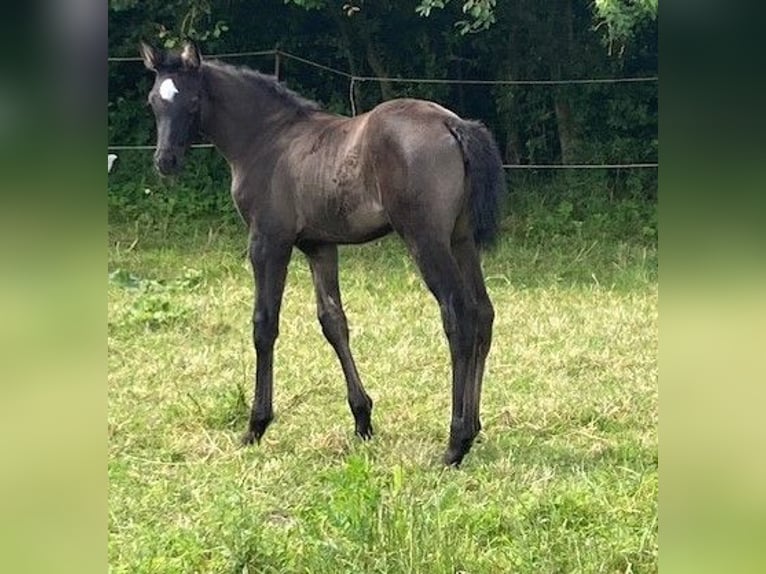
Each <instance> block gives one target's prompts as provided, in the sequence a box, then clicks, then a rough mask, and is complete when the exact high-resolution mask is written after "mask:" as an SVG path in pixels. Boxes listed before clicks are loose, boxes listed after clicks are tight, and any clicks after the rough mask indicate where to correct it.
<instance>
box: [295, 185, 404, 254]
mask: <svg viewBox="0 0 766 574" xmlns="http://www.w3.org/2000/svg"><path fill="white" fill-rule="evenodd" d="M317 199H321V200H322V201H318V202H317V204H316V205H315V206H314V209H312V210H310V211H308V212H306V213H305V220H304V221H303V222H302V223H303V225H302V226H301V231H300V233H299V235H300V238H301V239H304V240H308V241H323V242H328V243H363V242H365V241H370V240H372V239H375V238H377V237H381V236H383V235H385V234H386V233H388V232H389V231H391V225H390V223H389V221H388V216H387V215H386V213H385V211H384V210H383V206H382V205H381V204H380V203H379V202H378V201H376V200H374V199H371V198H368V197H364V196H363V195H362V194H358V193H354V194H338V195H336V194H332V195H330V194H325V195H324V197H321V198H317Z"/></svg>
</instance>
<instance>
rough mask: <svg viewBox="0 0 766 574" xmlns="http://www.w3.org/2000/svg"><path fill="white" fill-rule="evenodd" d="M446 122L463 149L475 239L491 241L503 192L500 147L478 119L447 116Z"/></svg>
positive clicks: (494, 234) (492, 240)
mask: <svg viewBox="0 0 766 574" xmlns="http://www.w3.org/2000/svg"><path fill="white" fill-rule="evenodd" d="M445 123H446V125H447V129H449V131H450V133H452V135H453V136H454V137H455V139H456V140H457V141H458V143H459V144H460V149H461V150H462V151H463V161H464V162H465V169H466V174H467V176H468V181H469V184H470V186H471V189H470V196H471V197H470V203H471V216H472V219H473V237H474V240H475V241H476V243H477V244H478V245H479V246H489V245H492V243H494V241H495V238H496V236H497V230H498V226H499V223H500V221H499V220H500V214H501V211H502V209H503V203H504V200H505V196H506V186H505V172H504V171H503V160H502V158H501V157H500V150H499V149H498V148H497V143H496V142H495V138H493V137H492V134H491V133H490V132H489V130H488V129H487V128H486V127H485V126H484V124H482V123H481V122H478V121H474V120H463V119H450V120H447V121H446V122H445Z"/></svg>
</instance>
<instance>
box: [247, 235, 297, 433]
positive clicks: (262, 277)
mask: <svg viewBox="0 0 766 574" xmlns="http://www.w3.org/2000/svg"><path fill="white" fill-rule="evenodd" d="M291 253H292V244H290V243H288V242H284V241H278V240H274V239H271V238H268V237H263V236H256V237H253V238H251V240H250V262H251V263H252V265H253V273H254V275H255V291H256V296H255V309H254V311H253V343H254V344H255V353H256V368H255V399H254V400H253V408H252V410H251V412H250V424H249V426H248V430H247V432H246V433H245V435H244V436H243V437H242V442H243V443H244V444H252V443H253V442H254V441H260V440H261V437H262V436H263V433H264V432H266V427H268V426H269V423H270V422H271V420H272V419H273V418H274V411H273V406H272V379H273V363H274V343H275V341H276V340H277V336H278V335H279V308H280V306H281V305H282V293H283V291H284V289H285V277H286V276H287V264H288V263H289V262H290V255H291Z"/></svg>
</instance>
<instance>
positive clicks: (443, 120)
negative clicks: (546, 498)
mask: <svg viewBox="0 0 766 574" xmlns="http://www.w3.org/2000/svg"><path fill="white" fill-rule="evenodd" d="M141 52H142V55H143V59H144V62H145V64H146V66H147V67H148V68H149V69H151V70H153V71H154V72H155V73H156V81H155V83H154V87H153V88H152V90H151V92H150V94H149V102H150V104H151V106H152V108H153V110H154V114H155V117H156V120H157V151H156V153H155V163H156V166H157V169H158V170H159V171H160V172H161V173H162V174H170V173H174V172H177V171H178V170H180V169H181V165H182V160H183V156H184V153H185V151H186V150H187V149H188V147H189V145H190V143H191V141H192V139H193V138H194V137H196V136H197V135H198V134H201V135H203V136H204V137H206V138H208V139H209V140H210V141H211V142H212V143H213V144H215V146H216V148H217V149H218V150H219V151H220V152H221V154H223V156H224V157H225V158H226V160H227V162H228V163H229V166H230V167H231V174H232V184H231V192H232V196H233V198H234V202H235V203H236V206H237V208H238V210H239V212H240V214H241V215H242V218H243V219H244V220H245V222H246V223H247V225H248V228H249V232H250V251H249V252H250V260H251V261H252V265H253V271H254V274H255V281H256V298H255V311H254V314H253V339H254V343H255V350H256V376H255V400H254V403H253V408H252V412H251V416H250V424H249V427H248V430H247V432H246V434H245V436H244V439H243V440H244V441H245V442H246V443H252V442H253V441H258V440H260V438H261V436H262V435H263V433H264V432H265V430H266V427H267V426H268V425H269V423H270V422H271V420H272V418H273V407H272V365H273V360H274V342H275V340H276V338H277V335H278V330H279V309H280V304H281V300H282V292H283V289H284V285H285V275H286V273H287V265H288V263H289V261H290V256H291V253H292V250H293V246H297V247H298V249H300V250H301V251H302V252H303V253H305V254H306V256H307V257H308V260H309V263H310V265H311V273H312V276H313V279H314V288H315V290H316V297H317V309H318V315H319V321H320V323H321V325H322V331H323V332H324V335H325V337H326V338H327V340H328V341H329V342H330V344H331V345H332V346H333V348H334V349H335V352H336V354H337V355H338V358H339V360H340V363H341V366H342V368H343V373H344V375H345V378H346V387H347V392H348V402H349V405H350V407H351V412H352V413H353V415H354V420H355V422H356V432H357V434H358V435H359V436H361V437H362V438H369V437H370V436H372V424H371V412H372V400H371V399H370V397H369V395H368V394H367V392H366V391H365V389H364V386H363V385H362V381H361V379H360V377H359V373H358V372H357V369H356V365H355V364H354V358H353V356H352V354H351V350H350V348H349V342H348V341H349V338H348V325H347V323H346V316H345V314H344V312H343V305H342V302H341V296H340V289H339V287H338V247H337V246H338V244H348V243H361V242H365V241H369V240H371V239H374V238H377V237H381V236H382V235H385V234H387V233H389V232H390V231H392V230H393V231H395V232H396V233H398V234H399V235H400V236H401V237H402V239H403V240H404V242H405V243H406V245H407V247H408V248H409V250H410V253H412V256H413V257H414V258H415V261H416V262H417V265H418V267H419V268H420V271H421V273H422V275H423V278H424V279H425V282H426V284H427V285H428V288H429V289H430V290H431V292H432V293H433V295H434V296H435V297H436V299H437V301H438V302H439V307H440V309H441V315H442V320H443V323H444V331H445V333H446V335H447V339H448V341H449V347H450V353H451V357H452V422H451V425H450V438H449V446H448V449H447V452H446V454H445V455H444V461H445V463H446V464H459V463H460V461H461V460H462V459H463V457H464V455H465V454H466V453H467V452H468V450H469V449H470V448H471V444H472V442H473V439H474V438H475V436H476V435H477V433H478V432H479V430H480V429H481V423H480V422H479V401H480V398H481V382H482V377H483V375H484V363H485V360H486V357H487V353H488V352H489V348H490V343H491V340H492V321H493V317H494V311H493V309H492V304H491V303H490V300H489V297H488V296H487V291H486V288H485V285H484V279H483V277H482V271H481V265H480V262H479V254H478V246H479V245H481V244H485V243H488V242H490V241H491V240H492V239H493V237H494V235H495V233H496V231H497V218H498V212H499V205H500V200H501V198H502V196H503V195H504V193H505V180H504V176H503V170H502V165H501V159H500V154H499V153H498V150H497V145H496V144H495V142H494V140H493V138H492V136H491V135H490V133H489V132H488V131H487V129H486V128H485V127H484V126H482V125H481V124H480V123H478V122H474V121H467V120H463V119H461V118H459V117H458V116H457V115H455V114H454V113H452V112H450V111H449V110H446V109H444V108H443V107H441V106H439V105H437V104H435V103H433V102H427V101H422V100H411V99H401V100H392V101H389V102H385V103H383V104H380V105H379V106H377V107H376V108H375V109H373V110H372V111H370V112H368V113H365V114H361V115H359V116H357V117H354V118H347V117H342V116H337V115H334V114H330V113H327V112H323V111H321V110H320V109H319V106H317V105H316V104H315V103H313V102H310V101H308V100H305V99H303V98H301V97H300V96H298V95H296V94H295V93H293V92H291V91H289V90H287V89H286V88H284V87H283V86H282V85H281V84H280V83H279V82H277V81H276V80H275V79H274V78H272V77H270V76H265V75H262V74H260V73H258V72H255V71H252V70H248V69H245V68H235V67H232V66H228V65H226V64H222V63H220V62H216V61H203V60H202V58H201V56H200V53H199V51H198V50H197V48H196V46H194V45H193V44H186V45H185V46H184V48H183V49H182V50H181V51H179V52H175V51H170V52H168V51H159V50H156V49H154V48H152V47H150V46H147V45H145V44H142V46H141Z"/></svg>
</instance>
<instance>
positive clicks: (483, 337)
mask: <svg viewBox="0 0 766 574" xmlns="http://www.w3.org/2000/svg"><path fill="white" fill-rule="evenodd" d="M452 252H453V253H454V254H455V259H457V262H458V265H459V266H460V269H461V271H462V272H463V278H464V279H465V282H466V284H467V285H468V287H469V289H470V290H471V292H472V294H473V295H474V297H475V298H476V303H477V323H478V330H477V338H476V371H475V374H474V381H473V388H472V394H471V395H470V396H469V393H468V391H466V395H465V396H466V401H465V403H466V406H465V408H470V409H472V410H473V412H474V413H475V414H474V417H473V420H474V422H475V424H476V432H477V433H478V432H479V431H480V430H481V420H480V407H481V386H482V380H483V378H484V364H485V363H486V360H487V355H488V354H489V348H490V346H491V345H492V324H493V323H494V319H495V310H494V308H493V307H492V302H491V301H490V299H489V295H488V294H487V288H486V285H485V284H484V275H483V273H482V271H481V261H480V258H479V252H478V250H477V249H476V244H475V243H474V241H473V238H472V237H471V236H470V235H464V236H463V237H461V238H458V239H456V241H454V242H453V245H452Z"/></svg>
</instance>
